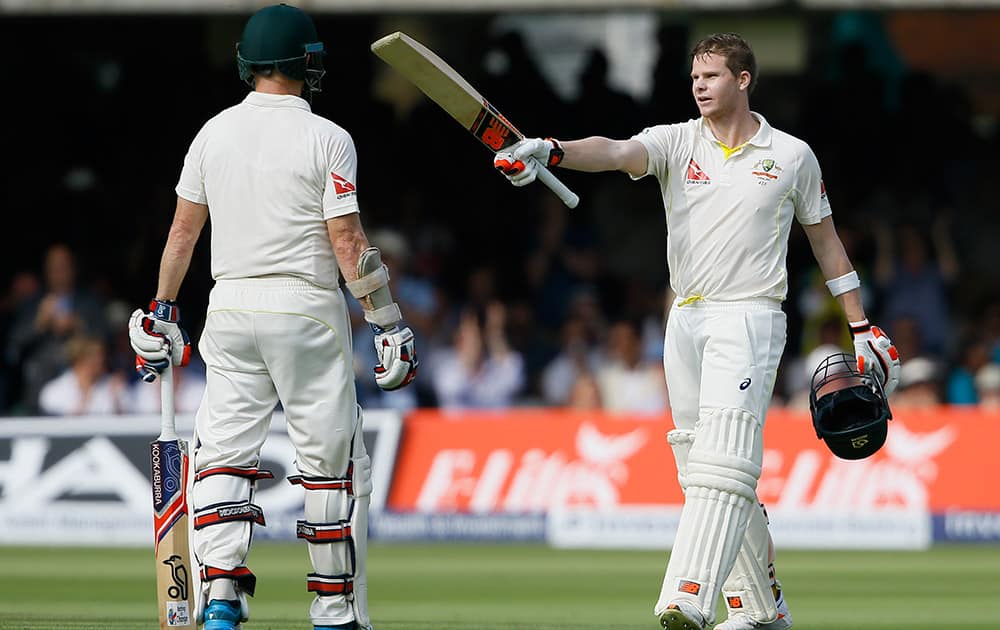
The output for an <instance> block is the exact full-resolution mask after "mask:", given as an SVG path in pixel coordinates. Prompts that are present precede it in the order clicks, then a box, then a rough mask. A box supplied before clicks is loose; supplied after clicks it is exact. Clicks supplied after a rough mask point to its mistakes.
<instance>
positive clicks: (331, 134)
mask: <svg viewBox="0 0 1000 630" xmlns="http://www.w3.org/2000/svg"><path fill="white" fill-rule="evenodd" d="M356 175H357V154H356V152H355V149H354V141H353V140H351V136H350V135H349V134H348V133H347V132H346V131H345V130H344V129H343V128H341V127H340V126H338V125H336V124H334V123H332V122H330V121H329V120H326V119H325V118H322V117H320V116H317V115H315V114H313V113H312V111H311V110H310V108H309V103H307V102H306V101H305V100H303V99H301V98H299V97H297V96H285V95H276V94H262V93H259V92H251V93H250V94H248V95H247V97H246V99H244V100H243V102H242V103H240V104H239V105H235V106H233V107H230V108H228V109H226V110H224V111H222V112H221V113H219V114H218V115H217V116H215V117H214V118H212V119H211V120H209V121H208V122H207V123H205V125H204V126H203V127H202V128H201V131H199V132H198V135H197V136H195V139H194V141H193V142H192V143H191V148H190V149H189V150H188V153H187V155H186V156H185V158H184V168H183V169H182V170H181V176H180V181H179V182H178V184H177V188H176V191H177V194H178V195H179V196H181V197H183V198H184V199H187V200H189V201H193V202H195V203H202V204H207V205H208V212H209V217H210V219H211V223H212V277H213V278H215V279H216V280H223V279H235V278H252V277H258V276H266V275H273V274H282V275H289V276H295V277H298V278H302V279H304V280H307V281H309V282H311V283H313V284H316V285H318V286H321V287H326V288H335V287H336V286H337V284H338V279H339V270H338V268H337V261H336V258H335V256H334V254H333V247H332V246H331V245H330V237H329V235H328V232H327V227H326V220H327V219H331V218H333V217H337V216H342V215H345V214H349V213H351V212H358V203H357V196H356V195H357V192H356V189H355V184H356V179H355V178H356Z"/></svg>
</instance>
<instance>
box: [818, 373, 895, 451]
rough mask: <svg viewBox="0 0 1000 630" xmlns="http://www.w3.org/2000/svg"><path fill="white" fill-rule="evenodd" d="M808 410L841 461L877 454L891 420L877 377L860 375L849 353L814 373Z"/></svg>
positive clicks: (824, 439)
mask: <svg viewBox="0 0 1000 630" xmlns="http://www.w3.org/2000/svg"><path fill="white" fill-rule="evenodd" d="M809 411H810V412H812V420H813V427H814V428H815V429H816V437H818V438H820V439H821V440H823V441H825V442H826V445H827V447H828V448H829V449H830V450H831V451H832V452H833V454H834V455H836V456H837V457H839V458H841V459H864V458H866V457H870V456H872V455H874V454H875V452H876V451H878V450H879V449H880V448H882V445H883V444H885V438H886V435H887V434H888V432H889V420H891V419H892V412H891V411H890V409H889V402H888V400H887V399H886V396H885V391H884V390H883V389H882V383H881V382H880V381H879V380H878V377H876V376H875V375H874V374H871V373H865V374H862V373H860V372H858V361H857V359H856V358H854V356H853V355H850V354H846V353H838V354H832V355H830V356H828V357H827V358H825V359H823V360H822V361H821V362H820V364H819V367H817V368H816V371H815V372H813V377H812V385H811V388H810V390H809Z"/></svg>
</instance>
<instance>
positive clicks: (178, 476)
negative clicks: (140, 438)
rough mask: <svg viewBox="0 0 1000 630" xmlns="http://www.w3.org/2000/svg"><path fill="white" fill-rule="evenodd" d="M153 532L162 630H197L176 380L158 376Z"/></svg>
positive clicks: (168, 372)
mask: <svg viewBox="0 0 1000 630" xmlns="http://www.w3.org/2000/svg"><path fill="white" fill-rule="evenodd" d="M149 457H150V464H151V467H152V481H153V524H154V529H155V532H156V539H155V542H156V603H157V606H158V610H159V613H158V615H159V618H160V630H168V629H169V628H190V629H191V630H195V628H196V626H195V623H196V621H195V614H194V612H195V611H194V605H193V599H192V598H193V596H194V593H193V584H194V583H193V581H192V567H191V553H190V545H189V543H188V508H187V470H188V447H187V442H185V441H184V440H182V439H180V438H178V437H177V429H176V426H175V424H174V375H173V368H172V367H167V369H165V370H164V371H163V373H162V374H160V436H159V437H158V438H156V440H155V441H153V442H151V443H150V445H149Z"/></svg>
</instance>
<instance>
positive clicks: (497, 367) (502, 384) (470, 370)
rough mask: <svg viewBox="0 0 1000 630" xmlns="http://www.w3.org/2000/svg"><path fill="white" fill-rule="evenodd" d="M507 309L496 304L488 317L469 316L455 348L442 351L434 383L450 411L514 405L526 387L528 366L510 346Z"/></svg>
mask: <svg viewBox="0 0 1000 630" xmlns="http://www.w3.org/2000/svg"><path fill="white" fill-rule="evenodd" d="M505 318H506V310H505V307H504V306H503V304H502V303H500V302H498V301H497V302H492V303H491V304H490V305H489V306H488V307H487V308H486V311H485V313H483V314H482V315H480V314H479V313H478V312H477V311H473V310H467V311H465V312H464V313H463V314H462V316H461V319H460V321H459V325H458V328H457V330H456V331H455V338H454V346H453V347H452V348H448V349H446V350H441V351H439V352H438V354H439V356H437V357H435V360H434V361H433V364H434V366H435V367H434V370H433V373H432V375H431V378H432V380H433V383H434V392H435V394H436V395H437V400H438V405H439V406H440V407H442V408H445V409H460V408H493V409H502V408H506V407H510V406H512V405H513V404H514V403H515V401H516V397H517V395H518V393H519V392H520V391H521V388H522V387H523V386H524V382H525V375H524V361H523V359H522V358H521V355H520V354H519V353H518V352H517V351H515V350H513V349H512V348H511V347H510V344H509V343H508V341H507V335H506V331H505V329H504V327H505V325H506V322H505Z"/></svg>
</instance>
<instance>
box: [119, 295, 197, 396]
mask: <svg viewBox="0 0 1000 630" xmlns="http://www.w3.org/2000/svg"><path fill="white" fill-rule="evenodd" d="M149 311H150V312H148V313H146V312H144V311H143V310H142V309H136V310H135V311H133V312H132V316H131V317H130V318H129V321H128V339H129V343H130V345H131V346H132V350H133V351H135V371H136V372H138V373H139V378H141V379H142V380H143V381H145V382H147V383H151V382H153V381H154V380H156V376H157V375H158V374H160V373H162V372H163V370H165V369H166V368H167V366H168V365H170V364H173V365H175V366H178V367H184V366H185V365H187V364H188V362H190V360H191V341H190V340H189V339H188V334H187V332H185V331H184V329H183V328H181V327H180V325H179V324H178V322H179V321H180V317H181V312H180V309H179V308H178V307H177V303H176V302H173V301H167V300H153V301H152V302H151V303H150V305H149Z"/></svg>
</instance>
